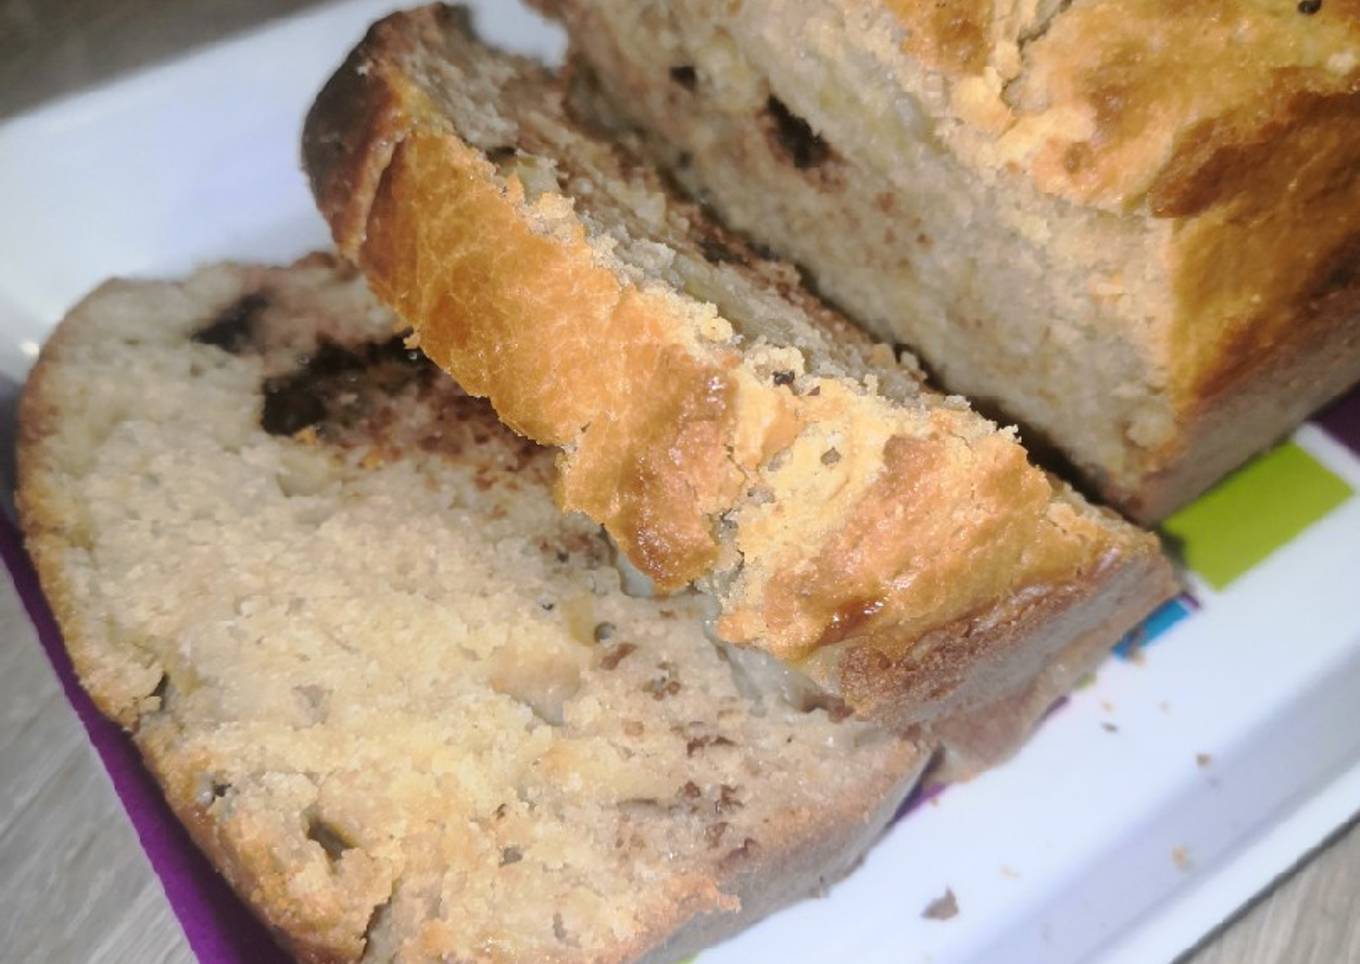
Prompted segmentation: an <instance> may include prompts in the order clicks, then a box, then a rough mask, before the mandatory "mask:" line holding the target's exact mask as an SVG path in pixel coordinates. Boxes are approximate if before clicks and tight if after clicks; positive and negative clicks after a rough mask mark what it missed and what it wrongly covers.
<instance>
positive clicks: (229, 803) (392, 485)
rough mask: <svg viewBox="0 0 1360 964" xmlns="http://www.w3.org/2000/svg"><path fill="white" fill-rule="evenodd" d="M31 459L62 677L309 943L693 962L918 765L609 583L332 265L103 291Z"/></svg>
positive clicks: (888, 803)
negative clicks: (65, 658) (118, 730)
mask: <svg viewBox="0 0 1360 964" xmlns="http://www.w3.org/2000/svg"><path fill="white" fill-rule="evenodd" d="M20 459H21V481H20V489H19V505H20V509H21V513H22V519H23V525H24V530H25V533H26V535H27V540H28V546H29V549H30V551H31V553H32V555H33V558H34V560H35V562H36V564H37V567H38V571H39V574H40V576H41V578H42V583H43V587H44V589H45V591H46V592H47V594H48V597H49V599H50V600H51V601H52V604H53V607H54V609H55V611H56V613H57V616H58V619H59V621H60V623H61V627H62V630H63V632H64V634H65V637H66V641H67V645H68V647H69V649H70V651H71V655H72V657H73V658H74V661H75V664H76V668H77V670H78V672H79V674H80V677H81V680H82V681H83V682H84V684H85V686H86V687H87V688H88V689H89V691H90V693H91V695H92V696H93V697H94V699H95V701H96V702H97V703H98V705H99V706H100V708H101V709H102V710H103V711H104V712H105V713H107V714H108V715H110V716H111V717H113V718H114V719H116V720H117V721H119V722H120V723H122V724H123V725H124V726H125V727H127V728H128V729H129V730H131V731H132V733H133V737H134V739H135V740H136V742H137V745H138V746H139V748H140V749H141V751H142V753H143V754H144V756H145V757H146V760H147V763H148V764H149V766H150V768H151V769H152V771H153V772H154V773H155V775H156V777H157V779H158V780H160V782H161V784H162V785H163V787H164V789H165V793H166V796H167V798H168V800H169V801H170V804H171V806H172V807H173V808H174V810H175V811H176V813H177V814H178V815H179V816H180V818H181V819H182V820H184V822H185V823H186V824H187V825H188V827H189V828H190V830H191V832H192V833H193V835H194V837H195V839H196V840H197V841H198V843H199V845H200V846H201V847H203V849H204V850H205V851H206V852H207V853H208V854H209V856H210V857H211V858H212V860H213V861H214V862H215V863H216V865H217V866H218V867H219V868H220V869H221V871H222V872H223V873H224V874H225V875H226V877H227V878H228V880H230V881H231V883H232V885H233V886H234V887H235V888H236V890H237V892H238V893H239V894H240V895H241V896H242V897H243V898H244V899H245V900H246V901H247V902H248V903H249V904H250V905H251V906H252V907H253V908H254V910H255V911H256V912H257V913H258V914H259V915H260V916H261V917H262V918H263V919H264V920H265V921H266V922H267V923H268V924H269V925H271V926H272V927H273V928H274V930H275V931H276V932H277V933H278V934H279V936H280V938H281V939H282V940H283V942H284V943H285V944H286V945H287V946H288V947H289V948H291V949H292V950H293V951H294V952H295V953H297V954H298V956H299V957H300V958H302V959H303V960H309V961H352V960H364V961H390V960H401V961H406V962H416V961H448V960H457V961H593V962H594V961H622V960H633V959H635V958H639V957H648V958H649V959H666V960H669V959H674V958H677V957H681V956H683V955H685V954H687V953H690V952H692V951H693V950H695V949H697V947H699V946H701V945H703V944H705V943H708V942H711V941H713V940H715V939H717V938H718V937H720V936H722V935H723V934H726V933H729V932H731V931H732V930H734V929H736V928H739V927H741V926H743V925H745V924H748V923H750V922H751V921H753V920H754V919H756V918H757V917H759V916H761V915H762V914H765V913H768V912H769V911H771V910H773V909H774V908H776V907H778V906H780V905H782V904H785V903H788V902H790V901H792V900H795V899H797V898H799V897H802V896H804V895H806V894H809V893H811V892H812V891H814V890H817V889H819V888H821V887H822V886H824V885H825V884H826V883H827V882H829V881H831V880H834V879H836V878H838V877H839V876H841V875H843V874H844V873H846V872H847V871H848V870H849V869H850V868H851V867H852V866H853V865H854V863H855V862H856V861H857V859H858V857H859V855H860V854H861V853H862V851H863V849H864V848H865V847H866V846H867V845H868V844H869V843H870V842H871V841H872V840H873V839H874V837H875V836H876V834H877V833H878V832H879V830H880V829H881V828H882V827H883V825H884V823H885V821H886V820H887V819H888V818H889V817H890V816H891V815H892V813H893V812H894V809H895V808H896V807H897V806H898V804H899V803H900V801H901V800H902V798H903V796H904V794H905V793H906V792H907V790H908V789H909V788H910V786H911V785H912V783H913V782H914V780H915V778H916V775H917V773H918V772H919V770H920V768H921V765H922V764H923V762H924V761H925V759H926V756H927V754H925V753H923V752H921V751H919V750H918V748H917V747H916V746H915V745H913V744H912V743H911V742H910V741H908V740H904V739H902V738H901V737H898V736H895V735H892V734H889V733H887V732H885V731H883V730H881V729H879V728H876V727H874V726H872V725H870V724H866V723H862V722H858V721H856V720H854V719H848V718H846V717H845V715H844V714H843V713H839V712H837V711H836V708H835V707H834V706H833V707H831V708H827V707H825V706H818V705H813V704H808V703H802V702H798V701H797V700H794V701H791V700H790V696H789V693H788V691H787V690H786V687H784V685H783V681H782V680H781V678H780V672H779V671H778V669H777V667H776V668H775V669H774V670H773V671H772V672H765V671H764V670H763V669H762V667H761V665H760V663H759V662H758V661H753V660H752V657H751V655H750V654H748V655H747V657H746V658H745V659H744V660H743V661H741V662H739V663H738V662H732V661H730V660H729V659H728V658H727V657H726V654H725V652H724V651H723V650H722V649H721V648H719V647H717V646H715V645H714V644H713V643H711V642H710V641H709V640H708V639H707V638H706V637H705V635H704V632H703V627H702V619H701V615H700V610H701V606H700V605H699V602H698V600H697V598H696V597H695V596H694V595H692V594H683V595H680V596H676V597H673V598H671V599H667V600H655V599H641V598H632V597H629V596H627V595H625V594H624V593H623V592H621V591H620V588H619V577H618V573H617V570H616V569H615V568H614V566H613V565H612V564H611V562H610V559H609V548H608V543H607V541H606V540H605V539H604V538H603V537H602V535H601V534H600V531H599V529H598V527H597V526H595V525H594V524H593V523H589V522H587V521H586V520H585V519H583V518H581V517H580V516H563V515H562V514H561V513H560V512H559V511H558V510H557V508H556V506H555V505H554V504H553V500H552V498H551V494H550V482H551V478H552V475H553V467H552V457H551V454H550V453H549V452H548V451H546V450H543V449H539V448H538V447H537V446H535V445H533V444H532V443H529V442H526V441H524V440H522V439H520V438H517V437H516V436H514V435H513V434H512V433H511V432H510V431H509V430H507V429H506V428H504V427H503V426H502V425H501V424H500V423H499V422H498V421H497V420H496V418H495V415H494V414H493V413H492V412H491V410H490V407H489V406H488V405H487V404H486V403H485V402H482V401H478V400H475V399H472V398H469V397H467V396H466V395H464V394H463V393H462V392H461V391H460V390H459V389H458V387H457V386H456V385H455V383H454V382H453V381H452V380H451V379H448V378H446V377H445V376H444V375H443V374H442V373H440V372H439V371H438V370H437V369H435V368H434V366H433V365H431V364H429V363H428V362H427V361H425V359H424V358H423V357H421V356H420V354H419V353H418V352H410V351H408V350H407V349H406V348H405V347H404V345H403V344H402V342H401V339H400V337H398V336H397V335H396V334H395V332H394V330H393V318H392V317H391V315H390V314H389V313H388V312H387V311H386V310H385V309H383V308H381V307H380V306H379V305H378V304H377V303H376V301H375V300H374V299H373V298H372V297H371V296H370V295H369V294H368V292H367V290H366V289H365V286H364V284H363V281H362V280H361V279H360V278H358V277H357V275H356V273H355V272H354V271H353V270H352V269H347V268H342V267H339V266H337V263H335V262H334V261H332V260H331V259H329V258H327V257H314V258H312V259H309V260H308V261H306V262H304V263H300V264H298V265H296V266H294V267H292V268H288V269H267V268H259V267H245V266H235V265H225V266H218V267H213V268H208V269H204V270H202V271H200V272H198V273H197V274H195V275H194V276H193V277H191V278H190V279H189V280H187V281H185V282H184V283H181V284H170V283H154V282H121V281H116V282H110V283H108V284H106V285H104V286H103V287H101V288H100V289H99V290H98V291H96V292H95V293H94V294H93V295H91V296H90V297H89V298H88V299H87V300H85V301H84V302H83V303H82V304H81V305H79V306H78V307H77V308H76V309H75V310H74V311H73V312H72V313H71V315H70V316H69V317H68V318H67V320H66V321H65V322H63V324H62V325H61V327H60V328H59V329H58V330H57V332H56V334H55V336H54V337H53V338H52V340H51V341H50V342H49V343H48V345H47V346H46V347H45V349H44V350H43V353H42V356H41V358H40V360H39V362H38V366H37V368H36V369H35V371H34V373H33V376H32V378H31V379H30V381H29V385H28V388H27V390H26V392H25V395H24V399H23V412H22V445H21V450H20ZM763 659H764V661H765V662H766V663H769V664H772V663H773V661H771V660H769V659H768V658H763Z"/></svg>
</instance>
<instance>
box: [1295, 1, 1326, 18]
mask: <svg viewBox="0 0 1360 964" xmlns="http://www.w3.org/2000/svg"><path fill="white" fill-rule="evenodd" d="M1321 9H1322V0H1299V13H1301V14H1303V15H1304V16H1306V17H1311V16H1312V15H1313V14H1315V13H1317V12H1318V11H1319V10H1321Z"/></svg>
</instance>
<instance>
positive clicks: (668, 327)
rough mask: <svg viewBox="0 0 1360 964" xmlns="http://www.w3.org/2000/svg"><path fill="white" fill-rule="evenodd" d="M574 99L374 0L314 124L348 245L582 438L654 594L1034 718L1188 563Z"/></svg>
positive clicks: (421, 323)
mask: <svg viewBox="0 0 1360 964" xmlns="http://www.w3.org/2000/svg"><path fill="white" fill-rule="evenodd" d="M564 98H565V89H564V87H563V85H562V83H561V81H560V78H559V77H557V76H556V75H553V74H551V73H550V72H547V71H545V70H544V69H543V68H541V67H539V66H536V65H534V64H532V63H529V62H527V61H524V60H521V59H518V58H515V57H511V56H508V55H505V54H502V53H499V52H496V51H493V50H490V49H488V48H486V47H484V46H482V45H481V44H479V43H478V42H477V40H476V39H475V37H473V36H472V34H471V32H470V29H469V26H468V24H467V23H466V22H465V18H464V17H463V16H462V15H460V14H459V13H458V12H457V11H455V10H452V9H450V8H445V7H440V6H435V7H429V8H423V9H420V10H416V11H412V12H410V13H404V14H397V15H394V16H392V17H390V18H388V19H386V20H384V21H382V22H380V23H379V24H377V25H376V26H375V27H374V28H373V29H372V30H371V31H370V32H369V35H368V37H367V38H366V39H365V40H364V41H363V43H362V44H361V45H360V46H359V47H358V48H357V49H356V50H355V51H354V52H353V53H352V54H351V56H350V57H349V59H348V60H347V61H346V63H345V64H344V65H343V66H342V67H341V68H340V70H339V71H338V72H337V73H336V75H335V76H334V77H333V78H332V79H331V81H330V82H329V83H328V84H327V86H326V88H325V89H324V90H323V91H322V93H321V94H320V96H319V97H318V99H317V101H316V103H315V105H314V106H313V108H312V111H311V113H310V115H309V117H308V119H307V124H306V129H305V134H304V160H305V164H306V167H307V170H308V173H309V175H310V177H311V180H312V186H313V190H314V193H315V195H316V198H317V201H318V203H319V206H320V208H321V211H322V213H323V214H324V215H325V216H326V218H327V220H328V221H329V222H330V224H331V227H332V229H333V232H334V235H335V238H336V240H337V242H338V244H339V245H340V248H341V250H342V252H343V253H344V254H346V255H348V256H349V257H351V258H353V259H354V260H355V261H356V262H357V263H358V264H359V265H360V266H361V267H362V268H363V270H364V271H365V272H366V273H367V275H368V277H369V279H370V282H371V284H372V285H373V287H374V290H375V291H376V293H377V294H378V295H379V296H380V297H382V298H383V299H384V300H386V301H387V302H389V303H390V304H391V305H393V306H394V307H395V308H396V311H397V313H398V314H399V315H400V316H401V317H402V319H403V320H404V321H405V322H406V323H407V324H410V325H411V326H412V327H413V328H414V330H415V336H414V337H415V339H416V340H418V342H419V345H420V347H421V348H422V349H423V350H424V351H425V352H426V353H427V354H428V355H429V356H430V357H431V358H432V359H433V360H434V361H435V362H437V363H438V364H439V365H440V366H441V367H443V368H444V369H446V370H447V371H449V372H450V373H452V374H453V375H454V376H455V378H456V379H457V381H458V382H459V383H460V384H461V385H462V386H463V387H464V388H465V389H466V390H467V391H469V392H471V393H472V394H474V395H485V396H488V397H489V398H490V400H491V402H492V404H493V405H494V406H495V408H496V411H497V413H498V414H499V415H500V417H501V418H502V419H503V420H504V421H505V422H506V423H508V424H509V425H510V426H511V427H512V428H514V429H515V430H517V431H519V432H521V433H523V434H525V435H527V436H529V437H530V438H533V439H535V440H537V441H539V442H542V443H544V444H548V445H554V446H557V447H559V448H560V449H561V456H560V458H559V466H560V472H561V474H560V480H559V483H558V486H559V488H558V492H559V497H560V499H561V502H562V504H563V505H564V507H565V508H567V509H575V510H580V511H582V512H584V513H586V514H587V515H589V516H590V517H591V518H593V519H595V520H597V521H599V522H601V523H602V524H603V525H604V526H605V527H606V529H607V530H608V531H609V532H610V534H611V535H612V536H613V537H614V538H615V539H616V540H617V542H618V544H619V545H620V547H621V548H622V550H623V551H624V552H625V553H626V554H627V556H628V557H629V558H631V560H632V561H633V562H634V563H635V564H636V565H637V566H638V567H639V568H640V569H641V570H642V571H643V572H644V573H645V574H646V575H647V576H649V577H650V578H651V579H652V580H654V581H655V583H656V584H657V585H658V587H659V588H660V589H661V590H663V591H670V590H674V589H677V588H679V587H682V586H684V585H686V584H688V583H690V582H691V581H693V580H698V582H699V585H700V586H701V587H702V588H703V589H704V590H705V591H706V592H707V593H708V594H710V595H711V596H712V598H713V599H714V600H716V603H717V607H718V612H717V613H716V615H715V624H716V630H717V632H718V634H719V635H720V636H721V637H722V638H724V639H725V640H727V641H729V642H734V643H739V644H743V645H749V646H756V647H759V648H762V649H764V650H766V651H767V652H770V653H772V654H774V655H776V656H778V657H779V658H780V659H781V660H782V661H784V663H785V664H786V665H787V666H789V667H790V669H791V671H794V672H797V673H800V674H805V675H806V676H808V677H810V678H811V679H812V681H813V682H815V683H816V684H817V685H818V686H819V687H821V688H822V689H824V690H825V691H827V692H828V693H829V694H830V695H832V696H834V697H836V698H838V699H840V700H843V701H844V702H845V703H846V704H848V706H849V707H850V708H851V709H853V710H854V711H856V712H858V713H859V714H861V715H862V716H864V717H867V718H871V719H874V720H878V721H881V722H884V723H886V724H889V725H892V726H895V727H899V728H904V729H906V728H915V729H916V730H917V731H918V732H919V733H920V734H921V735H922V737H923V738H925V739H933V738H934V737H932V735H931V734H932V733H934V734H935V735H936V736H938V735H939V734H941V733H944V732H946V731H947V732H948V733H949V734H950V741H951V743H953V744H954V745H955V746H956V747H958V748H959V749H960V751H961V754H962V755H963V756H969V755H972V754H973V753H974V751H976V750H977V749H978V747H979V746H980V745H981V744H982V743H990V744H993V745H995V741H993V740H990V739H988V740H982V738H981V735H982V734H983V732H984V731H986V732H994V729H995V727H992V728H991V729H988V728H987V727H982V726H974V725H973V723H972V722H971V721H972V720H973V719H974V717H973V716H971V714H973V713H974V711H977V712H978V713H981V712H982V708H984V707H989V706H990V707H995V706H997V705H999V704H1002V703H1004V705H1005V706H1007V707H1009V708H1010V711H1011V716H1012V718H1011V719H1010V721H1009V722H1010V725H1009V726H1008V727H1003V729H1005V730H1006V731H1007V733H1008V739H1007V740H1006V741H1005V745H1007V746H1013V745H1014V744H1015V741H1016V740H1017V739H1018V738H1019V734H1021V733H1023V732H1024V731H1025V730H1026V729H1027V728H1028V726H1029V724H1030V723H1032V722H1033V720H1034V719H1035V718H1036V717H1037V715H1038V714H1039V713H1041V712H1042V710H1043V709H1044V708H1045V707H1046V706H1047V705H1048V703H1050V702H1051V701H1052V700H1053V699H1055V698H1056V697H1057V695H1058V694H1059V693H1060V692H1062V691H1063V690H1065V688H1066V687H1067V686H1069V685H1070V684H1071V682H1072V681H1073V680H1075V678H1076V677H1077V676H1078V675H1080V674H1081V673H1083V672H1085V671H1086V669H1087V668H1089V667H1090V666H1091V665H1092V663H1093V662H1094V661H1095V660H1097V659H1099V657H1100V655H1101V653H1102V652H1103V651H1104V650H1105V649H1106V648H1107V647H1108V646H1109V645H1110V644H1111V643H1113V642H1114V641H1115V640H1116V639H1118V638H1119V636H1120V635H1121V634H1122V633H1123V632H1124V631H1125V630H1127V629H1128V628H1129V627H1130V626H1131V625H1133V624H1134V623H1135V622H1136V621H1137V620H1138V619H1139V618H1140V617H1141V616H1143V615H1144V614H1146V613H1147V612H1148V611H1149V610H1150V609H1151V608H1152V607H1153V606H1155V605H1156V603H1157V602H1158V601H1160V600H1161V599H1162V598H1164V597H1165V596H1166V595H1167V594H1168V593H1169V592H1170V591H1171V586H1172V581H1171V579H1170V573H1169V569H1168V567H1167V565H1166V562H1165V560H1164V559H1163V558H1162V556H1161V555H1160V553H1159V551H1158V547H1157V545H1156V542H1155V540H1154V539H1153V538H1152V537H1151V536H1149V535H1147V534H1146V533H1141V532H1139V531H1137V530H1135V529H1133V528H1132V527H1130V526H1128V525H1127V524H1125V523H1123V522H1121V521H1120V520H1119V519H1118V518H1117V517H1115V516H1114V515H1113V514H1110V513H1107V512H1105V511H1102V510H1099V509H1096V508H1093V507H1092V506H1090V505H1088V504H1087V503H1085V502H1084V501H1083V500H1082V499H1081V498H1079V497H1078V496H1077V495H1076V494H1075V493H1073V492H1072V491H1071V490H1070V489H1068V488H1067V487H1066V486H1064V485H1063V484H1061V483H1060V482H1057V481H1055V480H1054V479H1052V478H1049V477H1047V476H1046V475H1045V474H1044V473H1043V472H1041V471H1039V470H1038V469H1036V468H1034V467H1033V466H1031V465H1030V464H1029V463H1028V462H1027V460H1026V455H1025V452H1024V450H1023V449H1022V448H1021V446H1020V445H1019V444H1018V443H1017V441H1016V440H1015V438H1014V436H1013V434H1012V433H1011V432H1009V431H1005V430H999V429H997V428H996V426H994V425H993V424H992V423H990V422H988V421H986V420H985V419H983V418H981V417H979V416H978V415H976V414H975V413H973V412H972V411H970V410H969V409H968V407H967V406H966V405H965V404H964V403H963V401H962V400H960V399H958V398H950V397H945V396H941V395H938V394H935V393H934V392H932V391H929V390H927V389H926V388H924V387H923V386H922V385H921V383H920V381H919V379H918V377H917V372H916V370H915V368H914V367H913V365H912V363H911V359H910V358H909V356H901V357H900V358H899V356H898V355H897V354H896V353H895V352H894V351H893V350H892V349H891V348H890V347H889V346H887V345H884V344H876V343H874V342H873V341H872V340H870V339H869V338H867V337H865V336H864V335H862V334H860V333H859V332H858V331H857V330H856V329H855V328H854V327H853V326H851V325H850V324H848V323H847V322H846V321H845V320H844V319H843V318H842V317H841V316H840V315H838V314H836V313H834V312H833V311H831V310H830V309H828V308H826V307H825V306H824V305H822V304H821V303H820V302H818V301H817V300H816V299H815V298H813V297H812V296H811V295H809V294H807V293H806V292H805V291H804V290H803V289H802V288H801V287H800V286H799V284H798V278H797V276H796V273H795V272H794V271H793V269H792V268H790V267H789V266H788V265H786V264H781V263H777V262H773V261H769V260H766V259H764V258H762V257H760V256H759V255H758V254H757V253H756V252H755V251H753V250H751V248H749V247H748V246H746V245H744V244H743V243H742V242H741V241H740V240H738V239H737V238H735V237H733V236H732V235H730V234H728V233H727V232H725V231H724V230H723V229H722V228H721V227H719V226H718V225H717V224H715V223H713V222H712V221H710V220H708V219H706V218H705V217H704V216H703V214H702V213H701V211H700V210H699V209H698V208H696V207H695V206H693V205H691V204H688V203H685V202H683V201H680V200H678V199H677V198H676V197H674V196H673V195H671V194H669V193H668V192H667V190H666V189H665V187H664V185H663V183H662V181H661V179H660V178H659V177H658V176H657V175H656V173H655V172H654V171H653V170H652V169H651V168H649V167H648V166H647V165H645V164H643V163H641V162H640V161H639V160H638V159H637V158H636V157H635V156H634V155H633V154H631V153H630V152H629V151H628V150H627V148H626V147H625V146H624V145H621V144H619V143H618V142H615V141H610V140H606V139H601V138H599V137H597V136H595V134H594V133H593V132H592V130H590V129H588V128H586V127H584V126H582V125H581V124H579V123H577V122H576V121H574V120H573V118H572V115H571V113H570V112H569V111H568V109H567V108H568V105H567V104H566V102H565V99H564ZM995 719H996V716H995V714H994V713H993V715H992V716H991V717H989V723H992V724H994V722H995ZM970 735H971V736H972V737H976V738H977V739H978V741H979V742H977V743H974V744H973V745H972V746H968V745H966V744H967V742H968V739H969V737H970ZM982 755H983V756H985V755H986V754H985V753H983V754H982Z"/></svg>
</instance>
